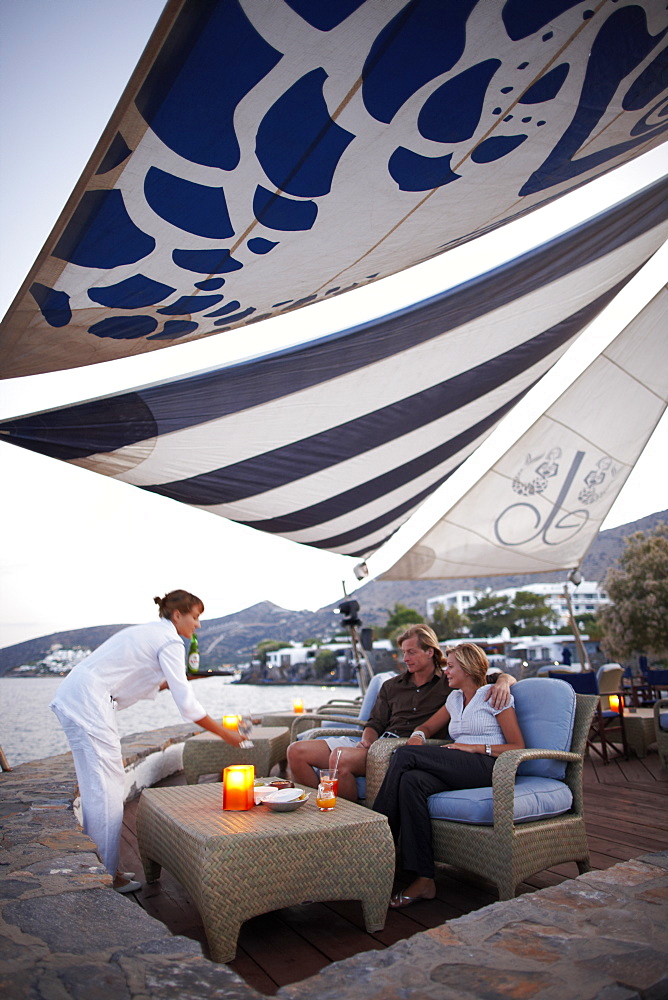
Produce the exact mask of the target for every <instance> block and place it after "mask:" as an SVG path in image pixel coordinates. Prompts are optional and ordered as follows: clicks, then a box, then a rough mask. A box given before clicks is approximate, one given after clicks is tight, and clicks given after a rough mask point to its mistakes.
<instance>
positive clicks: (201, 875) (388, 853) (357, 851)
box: [137, 784, 394, 962]
mask: <svg viewBox="0 0 668 1000" xmlns="http://www.w3.org/2000/svg"><path fill="white" fill-rule="evenodd" d="M137 841H138V845H139V852H140V855H141V858H142V864H143V866H144V873H145V875H146V879H147V881H149V882H152V881H156V879H158V878H159V877H160V868H161V867H162V866H164V867H165V868H167V869H169V871H170V872H171V873H172V874H173V875H174V876H176V878H177V879H178V880H179V881H180V882H181V883H182V885H183V886H184V887H185V888H186V889H187V891H188V892H189V893H190V894H191V896H192V899H193V900H194V902H195V904H196V906H197V908H198V910H199V912H200V915H201V917H202V923H203V925H204V929H205V931H206V936H207V940H208V942H209V947H210V950H211V956H212V958H213V960H214V961H215V962H229V961H231V960H232V959H233V958H234V956H235V954H236V943H237V937H238V935H239V929H240V927H241V924H242V923H243V922H244V920H248V919H249V918H250V917H253V916H255V915H256V914H259V913H267V912H269V911H271V910H275V909H279V908H280V907H283V906H294V905H297V904H299V903H302V902H304V901H305V900H312V901H324V900H333V899H359V900H361V902H362V907H363V912H364V921H365V924H366V928H367V930H368V931H369V932H373V931H379V930H382V928H383V927H384V925H385V917H386V914H387V907H388V903H389V899H390V893H391V891H392V881H393V878H394V844H393V841H392V836H391V834H390V830H389V826H388V824H387V820H386V819H385V817H384V816H380V815H379V814H377V813H374V812H371V811H370V810H368V809H363V808H361V807H360V806H356V805H354V804H353V803H351V802H346V801H345V800H343V799H339V800H338V802H337V804H336V808H335V809H333V810H332V811H331V812H328V813H321V812H319V811H318V809H317V806H316V804H315V796H314V795H313V794H312V795H311V798H310V799H309V800H308V802H306V803H305V804H304V805H303V806H300V808H299V809H297V810H295V811H294V812H289V813H275V812H272V811H271V810H270V809H269V808H268V807H267V806H263V805H260V806H256V807H254V808H253V809H250V810H248V811H246V812H229V811H228V812H224V811H223V809H222V788H221V785H217V784H203V785H197V786H195V787H188V786H183V785H181V786H176V787H173V788H149V789H145V790H144V791H143V792H142V795H141V799H140V802H139V807H138V810H137Z"/></svg>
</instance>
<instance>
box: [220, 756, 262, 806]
mask: <svg viewBox="0 0 668 1000" xmlns="http://www.w3.org/2000/svg"><path fill="white" fill-rule="evenodd" d="M254 782H255V768H254V767H253V765H252V764H231V765H230V766H229V767H226V768H225V770H224V771H223V809H235V810H237V811H240V810H242V809H252V808H253V806H254V805H255V795H254V794H253V788H254Z"/></svg>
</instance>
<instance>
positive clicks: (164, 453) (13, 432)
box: [0, 181, 668, 557]
mask: <svg viewBox="0 0 668 1000" xmlns="http://www.w3.org/2000/svg"><path fill="white" fill-rule="evenodd" d="M667 191H668V181H663V182H658V183H657V184H655V185H653V186H651V187H649V188H647V189H645V190H643V191H641V192H639V193H638V194H636V195H634V196H633V197H631V198H628V199H626V200H625V201H623V202H621V203H620V204H619V205H616V206H614V207H613V208H611V209H609V210H608V211H606V212H602V213H600V214H599V215H598V216H596V217H595V218H593V219H591V220H589V221H587V222H586V223H585V224H583V225H581V226H578V227H576V228H574V229H572V230H570V231H569V232H567V233H565V234H564V235H562V236H560V237H558V238H557V239H554V240H551V241H550V242H548V243H546V244H544V245H543V246H541V247H538V248H537V249H535V250H532V251H530V252H529V253H527V254H524V255H523V256H521V257H518V258H517V259H515V260H513V261H511V262H510V263H508V264H505V265H503V266H501V267H499V268H496V269H494V270H492V271H490V272H488V273H485V274H483V275H481V276H479V277H478V278H476V279H474V280H472V281H469V282H466V283H465V284H463V285H461V286H459V287H457V288H454V289H452V290H450V291H447V292H444V293H441V294H440V295H437V296H434V297H433V298H432V299H428V300H426V301H425V302H422V303H419V304H417V305H416V306H413V307H411V308H409V309H404V310H401V311H400V312H397V313H394V314H391V315H389V316H385V317H383V318H382V319H380V320H377V321H374V322H371V323H366V324H363V325H361V326H359V327H356V328H353V329H351V330H346V331H343V332H342V333H339V334H336V335H334V336H330V337H324V338H322V339H320V340H315V341H313V342H311V343H309V344H306V345H303V346H300V347H297V348H294V349H291V350H286V351H283V352H280V353H276V354H271V355H268V356H266V357H261V358H258V359H256V360H252V361H248V362H245V363H241V364H236V365H229V366H227V367H222V368H218V369H214V370H212V371H205V372H201V373H199V374H197V375H191V376H189V377H187V378H182V379H177V380H168V381H164V382H160V383H156V384H155V385H150V386H146V387H143V388H140V389H136V390H133V391H130V392H124V393H119V394H116V395H112V396H107V397H101V398H99V399H94V400H90V401H88V402H85V403H78V404H75V405H71V406H66V407H62V408H59V409H54V410H49V411H45V412H40V413H36V414H32V415H30V416H25V417H23V416H22V417H16V418H13V419H11V420H6V421H4V422H3V423H2V424H0V435H2V439H3V440H6V441H8V442H10V443H13V444H16V445H19V446H21V447H23V448H28V449H30V450H32V451H36V452H39V453H41V454H44V455H49V456H51V457H54V458H58V459H62V460H64V461H67V462H70V463H72V464H75V465H79V466H82V467H84V468H87V469H90V470H93V471H95V472H99V473H101V474H103V475H106V476H111V477H114V478H116V479H119V480H121V481H123V482H127V483H131V484H133V485H135V486H138V487H140V488H142V489H145V490H148V491H150V492H153V493H157V494H159V495H161V496H166V497H169V498H171V499H174V500H178V501H180V502H182V503H186V504H190V505H192V506H196V507H200V508H202V509H204V510H207V511H210V512H211V513H215V514H218V515H221V516H223V517H227V518H229V519H231V520H235V521H239V522H241V523H243V524H246V525H249V526H251V527H253V528H256V529H257V530H260V531H265V532H269V533H271V534H277V535H281V536H283V537H284V538H288V539H290V540H292V541H296V542H300V543H302V544H306V545H310V546H313V547H315V548H320V549H325V550H327V551H330V552H336V553H339V554H343V555H355V556H360V555H361V556H365V557H366V556H367V555H368V554H369V553H370V552H372V551H374V550H375V549H377V548H378V547H379V546H380V545H381V544H383V543H384V542H385V541H386V540H387V539H388V538H389V537H390V536H391V535H392V534H393V533H394V532H395V531H396V530H397V528H399V527H400V526H401V525H402V524H403V523H404V522H405V521H406V520H407V519H408V518H409V517H410V516H411V514H412V513H413V512H414V511H415V510H416V509H417V508H418V507H419V506H420V505H421V504H422V503H423V502H424V500H425V499H426V498H427V497H429V496H430V495H431V494H432V493H434V492H435V491H436V490H437V489H438V488H439V487H440V486H441V485H442V484H443V483H444V482H445V481H446V480H447V479H448V478H449V477H450V476H451V475H452V474H453V472H454V471H455V470H456V469H457V468H458V467H459V466H460V465H461V464H462V463H463V462H464V461H465V460H466V459H467V458H468V457H469V456H470V455H471V454H472V453H473V452H474V451H475V449H476V448H477V447H478V446H479V444H480V443H481V442H482V441H484V440H485V438H486V437H487V436H488V435H489V434H490V433H491V431H492V430H493V429H494V427H496V426H497V424H498V423H499V421H500V420H501V419H502V417H503V416H505V414H506V413H508V412H509V411H510V409H511V408H512V407H513V406H514V405H515V404H516V403H517V402H518V401H519V400H521V399H522V398H523V396H524V395H525V394H526V393H527V392H528V391H529V389H530V388H531V387H532V386H533V385H535V384H536V382H538V381H539V379H540V378H542V376H543V375H544V374H545V373H546V372H547V371H548V370H549V369H550V368H551V367H552V366H553V365H554V363H555V362H556V361H557V360H558V359H559V358H560V357H561V356H562V355H563V353H564V352H565V351H566V349H567V348H568V347H569V345H570V344H572V343H573V341H574V340H575V339H576V338H577V337H578V336H579V335H580V333H581V332H582V331H583V330H584V329H585V327H586V326H587V325H588V324H589V323H590V322H591V321H592V320H593V319H594V318H595V317H596V316H597V315H598V314H599V313H600V312H601V310H602V309H603V308H604V307H605V306H606V305H607V304H608V303H610V302H611V301H612V300H613V299H614V298H615V296H616V294H617V293H618V292H619V290H620V289H621V288H623V287H624V286H625V285H626V284H627V283H628V282H629V281H630V280H631V278H632V277H633V275H634V274H635V273H636V272H637V271H638V269H639V268H640V267H641V266H642V265H643V264H644V263H645V262H646V261H647V260H648V259H649V257H651V256H652V255H653V253H654V252H655V251H656V250H657V248H658V247H659V246H661V244H662V243H663V242H664V241H665V240H666V238H668V218H667V217H668V197H667V196H666V195H667ZM613 453H614V452H613Z"/></svg>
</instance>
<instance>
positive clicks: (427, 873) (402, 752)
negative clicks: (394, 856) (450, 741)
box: [373, 746, 494, 878]
mask: <svg viewBox="0 0 668 1000" xmlns="http://www.w3.org/2000/svg"><path fill="white" fill-rule="evenodd" d="M493 768H494V758H493V757H490V756H489V755H487V754H480V753H467V752H466V750H448V749H447V748H445V747H436V746H424V747H400V748H399V749H398V750H395V752H394V754H393V755H392V761H391V763H390V766H389V768H388V771H387V774H386V775H385V780H384V781H383V784H382V785H381V787H380V791H379V792H378V795H377V797H376V801H375V802H374V804H373V808H374V809H375V811H376V812H380V813H383V815H385V816H387V818H388V820H389V823H390V829H391V830H392V835H393V837H394V839H395V840H398V838H399V834H401V858H402V863H403V866H404V868H406V869H407V870H408V871H412V872H416V873H417V874H418V875H421V876H424V877H425V878H433V877H434V873H435V870H434V855H433V850H432V840H431V819H430V816H429V808H428V805H427V799H428V798H429V796H430V795H435V794H436V792H448V791H452V790H453V789H458V788H485V787H487V786H489V785H491V784H492V770H493Z"/></svg>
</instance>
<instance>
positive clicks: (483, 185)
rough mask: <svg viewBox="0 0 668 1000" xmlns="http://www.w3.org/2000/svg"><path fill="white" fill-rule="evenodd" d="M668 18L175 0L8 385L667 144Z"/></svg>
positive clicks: (393, 260)
mask: <svg viewBox="0 0 668 1000" xmlns="http://www.w3.org/2000/svg"><path fill="white" fill-rule="evenodd" d="M667 32H668V11H667V10H666V5H665V3H663V0H637V2H633V3H632V2H626V0H625V2H623V3H616V2H615V0H607V2H606V0H604V2H599V3H596V4H592V3H589V2H578V0H457V2H445V0H408V2H407V0H328V2H316V0H170V2H169V3H168V4H167V6H166V8H165V11H164V13H163V16H162V17H161V19H160V21H159V23H158V25H157V27H156V29H155V32H154V35H153V37H152V38H151V40H150V42H149V44H148V46H147V48H146V51H145V53H144V55H143V56H142V59H141V60H140V63H139V65H138V67H137V69H136V71H135V73H134V74H133V76H132V78H131V80H130V82H129V84H128V87H127V89H126V91H125V93H124V95H123V97H122V99H121V101H120V103H119V106H118V108H117V109H116V112H115V113H114V115H113V116H112V119H111V121H110V122H109V125H108V126H107V128H106V130H105V132H104V133H103V135H102V137H101V139H100V142H99V144H98V146H97V148H96V150H95V152H94V154H93V156H92V158H91V160H90V162H89V164H88V167H87V169H86V171H85V172H84V174H83V176H82V177H81V179H80V181H79V182H78V185H77V187H76V189H75V191H74V193H73V195H72V197H71V198H70V200H69V202H68V204H67V206H66V208H65V210H64V211H63V214H62V215H61V217H60V219H59V220H58V222H57V224H56V226H55V228H54V230H53V232H52V234H51V236H50V237H49V239H48V241H47V243H46V245H45V247H44V248H43V250H42V252H41V254H40V256H39V258H38V260H37V261H36V263H35V265H34V266H33V268H32V269H31V271H30V273H29V275H28V277H27V278H26V281H25V283H24V285H23V287H22V289H21V290H20V292H19V294H18V295H17V297H16V299H15V301H14V303H13V304H12V306H11V308H10V310H9V311H8V314H7V316H6V318H5V320H4V322H3V324H2V326H1V328H0V358H2V366H1V372H2V376H3V377H14V376H21V375H30V374H35V373H39V372H47V371H54V370H59V369H66V368H72V367H78V366H82V365H87V364H93V363H96V362H100V361H107V360H110V359H114V358H118V357H124V356H128V355H134V354H138V353H142V352H145V351H152V350H157V349H159V348H162V347H166V346H169V345H172V344H176V343H182V342H185V341H189V340H194V339H198V338H201V337H205V336H208V335H210V334H215V333H220V332H221V331H227V330H233V329H235V328H237V327H240V326H243V325H244V324H246V323H250V322H256V321H257V320H260V319H264V318H267V317H271V316H276V315H279V314H281V313H283V312H285V311H288V310H292V309H297V308H299V307H300V306H303V305H305V304H307V303H311V302H316V301H319V300H323V299H327V297H329V296H333V295H337V294H340V293H341V292H344V291H346V290H348V289H350V288H354V287H357V286H360V285H363V284H365V283H367V282H371V281H373V280H375V279H377V278H380V277H385V276H387V275H390V274H393V273H396V272H397V271H399V270H401V269H403V268H406V267H408V266H409V265H413V264H416V263H418V262H420V261H424V260H426V259H428V258H430V257H433V256H435V255H438V254H440V253H442V252H443V251H445V250H447V249H448V248H450V247H453V246H456V245H457V244H460V243H463V242H465V241H467V240H471V239H473V238H475V237H476V236H479V235H480V234H482V233H484V232H486V231H488V230H490V229H492V228H495V227H497V226H500V225H502V224H504V223H505V222H507V221H509V220H510V219H513V218H516V217H518V216H519V215H522V214H524V213H527V212H529V211H531V210H533V209H535V208H536V207H538V206H540V205H542V204H545V203H546V202H548V201H551V200H552V199H554V198H556V197H558V196H560V195H562V194H563V193H565V192H567V191H569V190H571V189H572V188H574V187H577V186H578V185H580V184H582V183H584V182H586V181H589V180H591V179H592V178H594V177H596V176H597V175H599V174H601V173H603V172H605V171H608V170H610V169H611V168H612V167H615V166H618V165H619V164H621V163H623V162H625V161H627V160H629V159H631V158H633V157H635V156H637V155H638V154H640V153H642V152H645V151H647V150H648V149H651V148H653V147H654V146H656V145H658V144H659V143H661V142H663V141H664V139H665V136H666V129H668V120H667V119H666V99H667V95H668V60H667V58H666V52H667V51H668V50H667V49H666V37H667ZM45 183H48V177H45Z"/></svg>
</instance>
